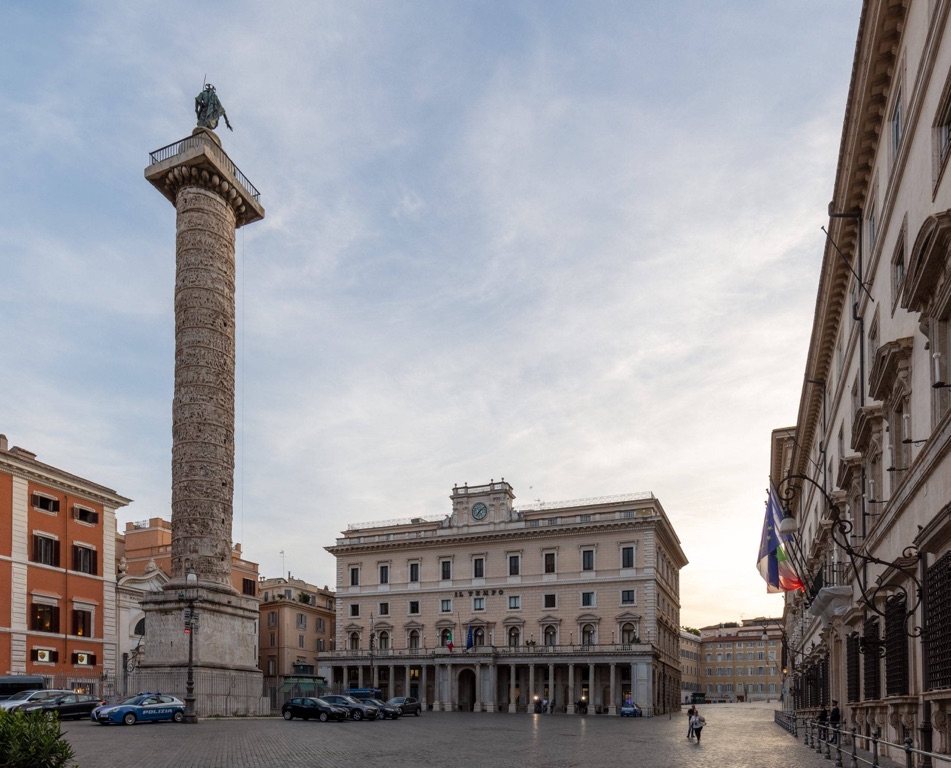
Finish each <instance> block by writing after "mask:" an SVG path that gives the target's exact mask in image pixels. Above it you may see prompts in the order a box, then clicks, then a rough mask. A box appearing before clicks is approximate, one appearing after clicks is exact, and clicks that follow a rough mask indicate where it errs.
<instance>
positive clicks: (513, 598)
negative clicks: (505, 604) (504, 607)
mask: <svg viewBox="0 0 951 768" xmlns="http://www.w3.org/2000/svg"><path fill="white" fill-rule="evenodd" d="M521 607H522V598H521V597H520V596H519V595H509V610H512V611H517V610H518V609H519V608H521Z"/></svg>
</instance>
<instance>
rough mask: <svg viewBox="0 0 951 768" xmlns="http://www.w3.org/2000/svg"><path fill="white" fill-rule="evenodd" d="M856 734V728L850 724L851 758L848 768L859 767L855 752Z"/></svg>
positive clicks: (856, 744)
mask: <svg viewBox="0 0 951 768" xmlns="http://www.w3.org/2000/svg"><path fill="white" fill-rule="evenodd" d="M856 734H857V729H856V727H855V726H854V725H853V726H852V759H851V760H850V761H849V768H859V761H858V755H857V754H856V750H858V741H859V740H858V738H857V736H856Z"/></svg>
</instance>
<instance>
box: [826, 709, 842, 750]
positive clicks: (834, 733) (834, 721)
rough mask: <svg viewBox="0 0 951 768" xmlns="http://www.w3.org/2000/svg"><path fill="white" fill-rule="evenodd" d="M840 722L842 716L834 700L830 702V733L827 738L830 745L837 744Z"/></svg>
mask: <svg viewBox="0 0 951 768" xmlns="http://www.w3.org/2000/svg"><path fill="white" fill-rule="evenodd" d="M841 720H842V714H841V713H840V712H839V702H837V701H836V700H835V699H833V700H832V711H831V712H830V713H829V730H830V731H831V736H829V741H830V742H831V743H832V744H838V743H839V723H840V722H841Z"/></svg>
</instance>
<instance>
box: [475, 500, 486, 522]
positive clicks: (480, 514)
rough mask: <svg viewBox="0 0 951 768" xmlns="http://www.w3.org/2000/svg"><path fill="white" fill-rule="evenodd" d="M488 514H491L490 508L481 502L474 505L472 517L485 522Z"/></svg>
mask: <svg viewBox="0 0 951 768" xmlns="http://www.w3.org/2000/svg"><path fill="white" fill-rule="evenodd" d="M487 514H489V508H488V507H487V506H486V505H485V504H483V503H482V502H481V501H480V502H479V503H478V504H473V505H472V516H473V517H474V518H475V519H476V520H484V519H485V516H486V515H487Z"/></svg>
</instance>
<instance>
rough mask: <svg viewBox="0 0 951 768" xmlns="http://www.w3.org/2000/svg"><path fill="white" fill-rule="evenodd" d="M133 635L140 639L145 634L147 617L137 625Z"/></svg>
mask: <svg viewBox="0 0 951 768" xmlns="http://www.w3.org/2000/svg"><path fill="white" fill-rule="evenodd" d="M132 634H133V635H138V636H139V637H142V635H144V634H145V616H143V617H142V618H141V619H139V620H138V621H137V622H136V623H135V629H133V630H132Z"/></svg>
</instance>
